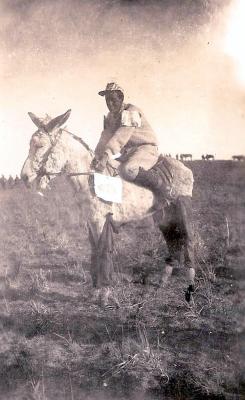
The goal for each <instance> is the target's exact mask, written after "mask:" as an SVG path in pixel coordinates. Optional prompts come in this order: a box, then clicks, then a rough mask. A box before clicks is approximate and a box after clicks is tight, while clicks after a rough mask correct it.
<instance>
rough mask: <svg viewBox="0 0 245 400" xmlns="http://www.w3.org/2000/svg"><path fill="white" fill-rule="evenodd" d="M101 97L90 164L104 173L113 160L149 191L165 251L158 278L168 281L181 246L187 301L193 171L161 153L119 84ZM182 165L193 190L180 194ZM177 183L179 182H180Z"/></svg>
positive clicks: (190, 272) (110, 86)
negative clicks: (102, 111)
mask: <svg viewBox="0 0 245 400" xmlns="http://www.w3.org/2000/svg"><path fill="white" fill-rule="evenodd" d="M99 95H100V96H104V97H105V101H106V104H107V107H108V109H109V113H108V115H107V116H106V117H105V118H104V130H103V132H102V134H101V137H100V140H99V142H98V144H97V146H96V149H95V157H94V159H93V161H92V167H93V168H94V169H95V170H96V171H98V172H103V171H104V170H105V169H106V168H107V167H108V166H109V165H110V164H112V165H113V163H114V160H115V159H116V160H117V161H118V171H119V174H120V176H122V178H124V179H125V180H127V181H130V182H133V183H135V184H137V185H140V186H143V187H145V188H147V189H149V190H151V191H152V192H153V194H154V195H155V204H154V206H153V209H152V211H154V214H153V218H154V219H155V218H156V219H157V221H158V223H159V219H161V221H162V224H161V225H160V229H161V231H162V233H163V235H164V238H165V240H166V243H167V246H168V249H169V257H167V258H166V268H165V273H164V275H163V278H162V281H163V283H166V282H167V280H168V278H169V277H170V276H171V274H172V271H173V267H174V266H176V265H177V264H179V261H180V256H181V252H182V250H184V257H185V265H186V267H187V271H188V280H189V286H188V290H187V292H186V300H187V301H189V300H190V297H191V292H193V291H194V277H195V269H194V248H193V247H194V246H193V231H192V224H191V222H192V221H191V219H192V216H191V214H192V204H191V195H192V186H193V176H192V173H191V171H190V170H189V169H187V168H186V167H185V166H184V165H183V164H181V163H180V162H179V161H177V160H173V159H167V158H166V157H162V156H160V157H159V153H158V147H157V138H156V135H155V133H154V131H153V129H152V128H151V126H150V125H149V123H148V122H147V120H146V118H145V116H144V114H143V113H142V112H141V110H140V109H139V108H138V107H136V106H134V105H132V104H126V103H124V91H123V89H122V88H121V87H120V86H119V85H118V84H117V83H115V82H111V83H108V84H107V86H106V89H105V90H102V91H100V92H99ZM180 165H181V168H182V166H183V169H185V171H184V172H185V174H186V170H188V173H189V174H188V179H189V183H190V184H189V186H191V189H187V190H185V189H184V190H182V192H181V191H180V192H179V190H178V187H177V186H178V179H177V181H176V182H175V177H174V175H175V172H176V171H177V169H178V170H179V169H180ZM108 169H109V167H108ZM176 175H178V174H176ZM182 176H183V173H182ZM174 182H175V185H177V186H176V187H174ZM179 184H180V186H181V182H179ZM182 186H183V185H182Z"/></svg>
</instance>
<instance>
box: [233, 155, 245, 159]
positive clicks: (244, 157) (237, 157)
mask: <svg viewBox="0 0 245 400" xmlns="http://www.w3.org/2000/svg"><path fill="white" fill-rule="evenodd" d="M232 160H233V161H245V156H243V155H242V154H239V155H235V156H232Z"/></svg>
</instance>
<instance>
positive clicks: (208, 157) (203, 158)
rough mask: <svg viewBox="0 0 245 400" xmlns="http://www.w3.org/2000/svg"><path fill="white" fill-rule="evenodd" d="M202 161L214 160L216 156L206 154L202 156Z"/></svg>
mask: <svg viewBox="0 0 245 400" xmlns="http://www.w3.org/2000/svg"><path fill="white" fill-rule="evenodd" d="M202 160H214V155H213V154H206V155H204V154H203V155H202Z"/></svg>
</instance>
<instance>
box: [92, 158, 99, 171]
mask: <svg viewBox="0 0 245 400" xmlns="http://www.w3.org/2000/svg"><path fill="white" fill-rule="evenodd" d="M98 163H99V160H98V158H96V157H94V158H93V160H92V162H91V164H90V168H92V169H96V167H97V165H98Z"/></svg>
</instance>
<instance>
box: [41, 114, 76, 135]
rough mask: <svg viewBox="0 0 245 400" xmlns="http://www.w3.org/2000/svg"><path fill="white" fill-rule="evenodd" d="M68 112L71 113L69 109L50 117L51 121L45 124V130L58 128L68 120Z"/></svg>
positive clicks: (49, 130)
mask: <svg viewBox="0 0 245 400" xmlns="http://www.w3.org/2000/svg"><path fill="white" fill-rule="evenodd" d="M70 114H71V110H68V111H66V112H65V113H64V114H62V115H59V116H58V117H55V118H53V119H51V121H50V122H49V123H48V124H47V125H46V130H47V131H48V132H51V131H52V130H53V129H54V128H59V127H60V126H61V125H63V124H64V123H65V122H66V121H67V120H68V118H69V116H70Z"/></svg>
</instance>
